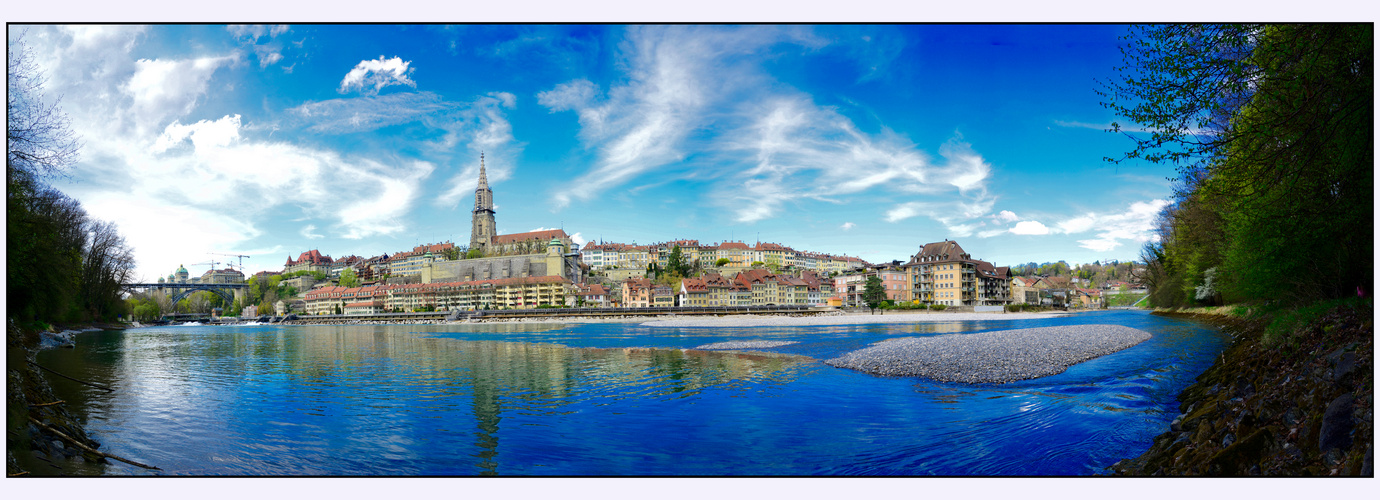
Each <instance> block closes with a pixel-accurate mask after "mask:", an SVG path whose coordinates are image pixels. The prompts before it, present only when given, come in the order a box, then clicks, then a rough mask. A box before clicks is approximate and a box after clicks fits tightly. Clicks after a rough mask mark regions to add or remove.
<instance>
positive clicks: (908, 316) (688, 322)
mask: <svg viewBox="0 0 1380 500" xmlns="http://www.w3.org/2000/svg"><path fill="white" fill-rule="evenodd" d="M1068 314H1075V313H1068V312H1063V311H1051V312H1033V313H953V312H938V311H936V312H928V311H891V312H888V313H886V314H866V313H843V312H841V313H839V314H837V315H832V316H825V315H820V316H768V315H755V314H747V315H742V316H722V317H712V318H706V317H686V318H668V319H660V320H654V321H646V322H644V323H642V326H651V327H718V328H745V327H756V326H780V327H793V326H834V325H866V324H877V323H926V322H930V323H933V322H947V321H1005V320H1017V319H1040V318H1048V317H1051V316H1063V315H1068ZM645 319H646V318H643V320H644V321H645Z"/></svg>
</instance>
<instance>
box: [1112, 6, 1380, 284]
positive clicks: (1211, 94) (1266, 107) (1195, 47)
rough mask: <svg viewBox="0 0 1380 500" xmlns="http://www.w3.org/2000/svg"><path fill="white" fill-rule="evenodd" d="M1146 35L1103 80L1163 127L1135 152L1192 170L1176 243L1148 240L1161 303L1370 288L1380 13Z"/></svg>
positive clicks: (1182, 183)
mask: <svg viewBox="0 0 1380 500" xmlns="http://www.w3.org/2000/svg"><path fill="white" fill-rule="evenodd" d="M1131 38H1132V39H1133V42H1132V44H1131V46H1130V47H1129V48H1128V49H1127V50H1125V51H1124V53H1125V56H1126V65H1125V66H1124V67H1123V68H1121V69H1122V72H1123V78H1122V80H1121V81H1120V82H1117V83H1110V84H1106V85H1104V89H1103V90H1102V92H1101V93H1102V95H1103V97H1104V99H1105V101H1104V103H1103V104H1104V105H1105V106H1107V107H1108V108H1110V109H1112V110H1113V111H1115V112H1116V113H1117V114H1119V115H1121V116H1123V117H1125V118H1128V119H1130V120H1131V121H1134V122H1136V123H1138V124H1140V125H1141V126H1142V127H1143V128H1144V129H1146V130H1148V131H1149V135H1148V136H1147V135H1145V134H1141V135H1132V138H1133V139H1134V140H1135V147H1134V149H1133V150H1132V151H1131V152H1129V153H1128V154H1127V155H1126V157H1125V158H1123V160H1124V159H1130V158H1141V159H1145V160H1148V161H1151V162H1159V163H1171V164H1174V165H1175V166H1177V167H1178V171H1179V179H1178V181H1177V184H1176V198H1177V200H1176V201H1177V203H1176V205H1175V206H1172V207H1170V208H1168V209H1167V210H1166V212H1165V213H1164V214H1163V215H1162V220H1161V224H1160V229H1159V234H1160V241H1159V242H1151V243H1149V244H1147V245H1146V247H1145V248H1144V249H1143V252H1142V257H1143V258H1144V260H1145V261H1146V263H1147V267H1146V269H1145V270H1144V271H1143V272H1138V274H1139V276H1138V278H1140V279H1141V280H1142V281H1143V282H1144V283H1145V284H1147V285H1149V286H1150V288H1151V299H1150V300H1151V302H1152V303H1154V304H1155V305H1156V306H1172V305H1181V304H1190V303H1202V302H1205V301H1209V300H1211V301H1216V300H1218V299H1217V298H1215V297H1217V295H1218V294H1220V297H1221V299H1223V300H1225V301H1227V302H1239V301H1261V300H1277V299H1282V300H1284V301H1285V302H1293V303H1306V302H1311V301H1316V300H1322V299H1329V298H1340V297H1343V296H1347V295H1349V294H1353V293H1358V292H1363V293H1364V292H1368V290H1369V289H1370V287H1371V286H1372V283H1373V281H1374V262H1373V258H1372V257H1373V248H1374V243H1373V239H1374V238H1373V235H1374V200H1373V193H1374V171H1373V165H1374V156H1373V155H1374V146H1373V144H1374V142H1373V141H1374V135H1373V121H1372V116H1373V113H1374V90H1373V86H1374V75H1373V67H1374V64H1373V61H1374V51H1373V43H1374V33H1373V26H1372V25H1370V24H1298V25H1161V26H1151V27H1141V28H1136V29H1134V30H1133V33H1132V35H1131ZM1113 129H1114V130H1120V127H1119V126H1117V125H1115V124H1114V126H1113ZM1113 161H1120V160H1113ZM1210 269H1215V270H1216V271H1215V272H1213V273H1208V270H1210ZM1209 292H1210V293H1209ZM1199 297H1203V298H1199ZM1208 297H1213V298H1211V299H1209V298H1208Z"/></svg>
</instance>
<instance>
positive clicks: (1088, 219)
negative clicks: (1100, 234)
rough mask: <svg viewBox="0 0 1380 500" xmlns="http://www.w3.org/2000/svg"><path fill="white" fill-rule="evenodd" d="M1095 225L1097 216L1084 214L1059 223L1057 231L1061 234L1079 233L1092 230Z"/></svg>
mask: <svg viewBox="0 0 1380 500" xmlns="http://www.w3.org/2000/svg"><path fill="white" fill-rule="evenodd" d="M1096 223H1097V215H1095V214H1086V215H1081V216H1078V217H1074V218H1072V219H1069V220H1066V221H1063V222H1060V223H1059V231H1060V232H1062V233H1068V234H1073V233H1081V232H1084V231H1087V230H1089V229H1092V228H1093V225H1094V224H1096Z"/></svg>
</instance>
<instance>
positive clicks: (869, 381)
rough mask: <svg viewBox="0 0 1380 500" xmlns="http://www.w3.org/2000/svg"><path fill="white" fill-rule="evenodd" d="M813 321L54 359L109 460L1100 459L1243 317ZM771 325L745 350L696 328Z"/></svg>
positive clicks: (806, 462) (76, 352) (1105, 461)
mask: <svg viewBox="0 0 1380 500" xmlns="http://www.w3.org/2000/svg"><path fill="white" fill-rule="evenodd" d="M992 318H994V319H992V320H984V321H950V322H932V323H918V324H917V323H912V324H906V323H893V324H876V325H846V326H814V327H765V326H758V327H745V328H731V327H714V328H705V327H649V326H642V325H638V324H575V325H543V324H479V325H362V326H281V325H263V326H166V327H155V328H141V329H132V330H127V331H123V332H119V331H106V332H91V333H86V334H82V335H80V336H78V338H77V348H76V349H53V350H49V351H45V352H42V353H40V355H39V357H38V359H39V362H40V363H41V364H43V365H44V366H48V367H51V368H53V369H55V370H57V371H59V372H62V373H65V374H69V375H72V376H75V377H77V378H81V379H84V380H89V381H93V382H98V383H101V384H105V385H109V386H113V387H114V388H115V391H114V392H106V391H101V390H96V389H93V388H90V387H87V386H82V385H79V384H75V383H72V382H69V381H66V380H62V379H56V378H54V379H53V380H52V384H53V386H54V390H55V391H56V392H57V393H58V394H59V396H61V397H64V398H65V399H67V401H68V402H69V404H70V405H71V408H72V409H73V411H74V413H75V414H76V415H77V416H78V418H81V419H84V420H85V422H86V428H87V430H88V432H89V433H90V434H91V436H92V437H93V438H95V439H96V440H98V441H100V442H101V443H102V444H103V446H102V448H101V449H102V450H103V451H106V452H109V453H114V454H117V455H121V456H124V457H129V458H133V459H136V460H139V461H142V462H144V463H149V464H152V465H156V466H158V467H160V468H161V469H162V471H148V470H144V469H139V468H135V467H132V466H127V465H125V464H122V463H118V462H116V463H112V464H110V465H108V466H106V467H105V468H104V473H105V474H107V475H150V474H161V475H235V476H284V475H287V476H296V475H369V476H387V475H403V476H418V475H458V476H468V475H491V474H497V475H574V476H590V475H596V476H610V475H612V476H619V475H711V476H725V475H789V476H800V475H960V476H966V475H977V476H1002V475H1029V476H1044V475H1058V476H1077V475H1094V474H1104V473H1105V472H1106V471H1105V468H1106V467H1107V466H1109V465H1112V464H1113V463H1115V462H1116V461H1118V460H1121V459H1123V458H1129V457H1134V456H1136V455H1139V454H1140V453H1141V452H1143V451H1145V450H1146V449H1147V448H1148V447H1149V445H1150V443H1151V440H1152V439H1153V438H1154V437H1155V436H1156V435H1158V434H1160V433H1162V432H1164V431H1165V430H1166V429H1168V427H1169V423H1170V421H1171V420H1172V419H1173V418H1174V417H1175V416H1176V415H1177V414H1178V408H1177V406H1178V403H1177V402H1176V401H1175V397H1176V396H1177V395H1178V394H1179V392H1180V391H1182V390H1183V389H1184V388H1185V387H1186V386H1188V384H1190V383H1191V382H1192V381H1193V379H1194V377H1196V376H1197V375H1198V374H1199V373H1201V372H1202V371H1203V370H1205V369H1206V368H1207V367H1208V366H1210V365H1211V364H1212V362H1213V360H1214V359H1215V358H1216V357H1217V356H1218V354H1219V353H1221V351H1222V350H1223V348H1224V346H1225V345H1226V342H1227V340H1228V339H1227V338H1226V337H1225V336H1224V335H1223V334H1221V333H1220V332H1219V330H1218V329H1217V328H1215V327H1213V326H1211V325H1207V324H1204V323H1199V322H1195V321H1192V320H1185V319H1178V318H1167V317H1160V316H1154V315H1150V314H1147V313H1145V312H1143V311H1104V312H1092V313H1085V314H1077V315H1072V316H1052V317H1043V318H1039V319H1021V320H1002V319H1000V318H1001V315H993V316H992ZM1093 324H1107V325H1119V326H1125V327H1130V328H1135V329H1139V330H1143V331H1145V332H1149V333H1150V334H1151V338H1150V339H1148V340H1145V341H1143V342H1141V343H1139V344H1137V345H1134V346H1133V347H1130V348H1128V349H1125V350H1122V351H1119V352H1115V353H1112V354H1109V355H1106V356H1102V357H1098V358H1095V359H1092V360H1090V361H1086V362H1083V363H1079V364H1076V365H1073V366H1072V367H1070V368H1069V369H1068V370H1067V371H1064V372H1063V373H1059V374H1056V375H1051V376H1046V377H1041V378H1035V379H1030V380H1023V381H1016V382H1010V383H1005V384H966V383H957V382H940V381H935V380H931V379H926V378H922V377H916V376H896V377H888V376H878V375H872V374H868V373H865V372H862V371H855V370H852V369H848V368H841V367H835V366H830V365H828V364H825V363H824V361H825V360H829V359H833V358H838V357H840V356H843V355H845V354H848V353H852V352H855V351H858V350H861V349H865V348H868V347H869V346H873V345H875V344H878V343H881V342H885V341H894V340H903V339H914V338H923V337H933V336H939V335H949V334H964V335H966V334H976V333H981V332H990V331H996V330H1008V329H1024V328H1043V327H1067V326H1076V325H1093ZM730 341H733V342H739V341H750V342H769V344H761V345H771V346H772V347H762V348H756V350H753V351H721V350H709V349H697V348H698V347H701V346H709V345H710V344H714V343H719V342H730Z"/></svg>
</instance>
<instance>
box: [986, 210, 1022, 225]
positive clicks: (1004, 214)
mask: <svg viewBox="0 0 1380 500" xmlns="http://www.w3.org/2000/svg"><path fill="white" fill-rule="evenodd" d="M992 217H993V218H994V219H995V220H997V221H1000V222H1016V221H1018V220H1021V218H1020V217H1018V216H1016V213H1015V212H1012V211H1010V210H1002V211H1001V212H998V213H997V215H994V216H992Z"/></svg>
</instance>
